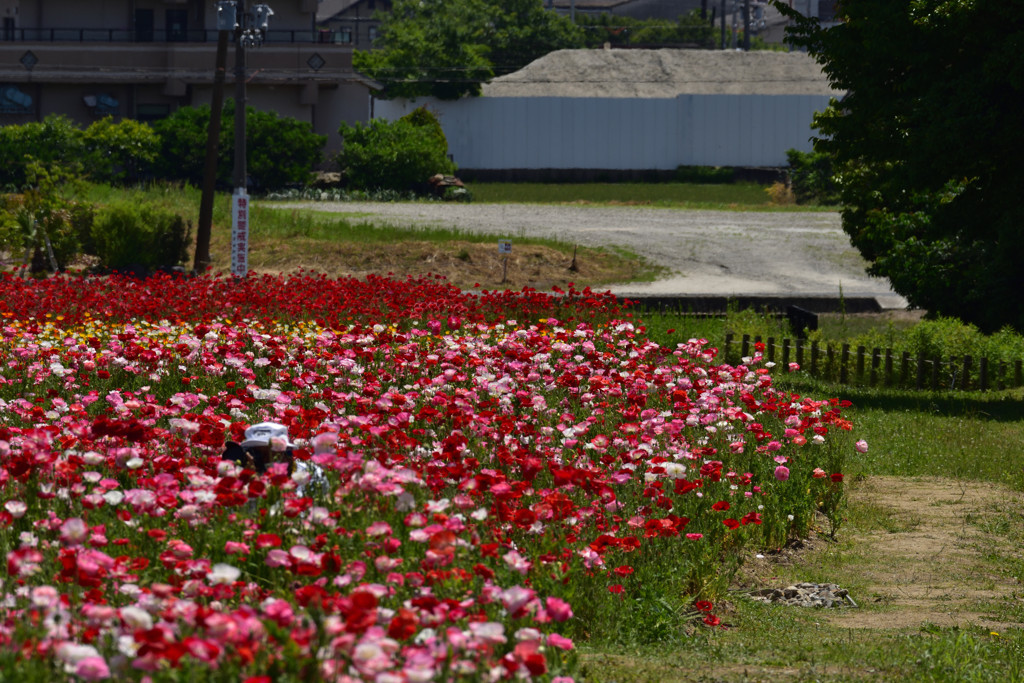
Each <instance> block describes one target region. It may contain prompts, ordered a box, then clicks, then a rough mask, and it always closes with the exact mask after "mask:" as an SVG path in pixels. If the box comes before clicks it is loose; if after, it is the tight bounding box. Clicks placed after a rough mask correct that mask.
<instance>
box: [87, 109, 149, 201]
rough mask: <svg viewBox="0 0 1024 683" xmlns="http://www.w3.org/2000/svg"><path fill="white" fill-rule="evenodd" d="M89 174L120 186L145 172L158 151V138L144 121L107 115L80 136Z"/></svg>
mask: <svg viewBox="0 0 1024 683" xmlns="http://www.w3.org/2000/svg"><path fill="white" fill-rule="evenodd" d="M82 142H83V153H84V154H83V159H84V161H85V169H86V171H87V173H88V177H89V178H90V179H91V180H94V181H96V182H99V183H111V184H116V185H123V184H124V183H126V182H131V181H137V180H139V179H141V178H142V177H143V176H145V175H146V174H148V173H149V172H150V170H151V168H152V165H153V162H155V161H156V158H157V154H158V153H159V151H160V138H159V137H158V136H157V134H156V133H155V132H154V131H153V129H152V128H150V127H149V126H148V125H147V124H145V123H139V122H138V121H134V120H132V119H123V120H121V121H119V122H117V123H115V122H114V119H113V118H112V117H110V116H107V117H105V118H103V119H100V120H99V121H96V122H95V123H93V124H92V125H90V126H89V127H88V128H86V129H85V132H84V134H83V137H82Z"/></svg>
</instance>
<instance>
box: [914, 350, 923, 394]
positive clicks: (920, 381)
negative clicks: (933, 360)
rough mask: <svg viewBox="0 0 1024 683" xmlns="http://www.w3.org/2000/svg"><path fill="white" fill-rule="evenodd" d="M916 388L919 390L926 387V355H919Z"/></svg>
mask: <svg viewBox="0 0 1024 683" xmlns="http://www.w3.org/2000/svg"><path fill="white" fill-rule="evenodd" d="M914 388H915V389H917V390H918V391H920V390H921V389H924V356H918V357H917V382H916V383H915V384H914Z"/></svg>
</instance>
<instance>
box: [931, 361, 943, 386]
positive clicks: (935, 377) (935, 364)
mask: <svg viewBox="0 0 1024 683" xmlns="http://www.w3.org/2000/svg"><path fill="white" fill-rule="evenodd" d="M940 368H942V355H941V354H940V355H938V356H935V358H933V359H932V391H938V390H939V369H940Z"/></svg>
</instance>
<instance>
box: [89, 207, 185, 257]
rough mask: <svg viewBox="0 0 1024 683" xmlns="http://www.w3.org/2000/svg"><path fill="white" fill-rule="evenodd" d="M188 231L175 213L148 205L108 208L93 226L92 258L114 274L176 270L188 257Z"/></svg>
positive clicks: (98, 214)
mask: <svg viewBox="0 0 1024 683" xmlns="http://www.w3.org/2000/svg"><path fill="white" fill-rule="evenodd" d="M190 227H191V226H189V225H187V224H186V223H185V220H184V219H183V218H182V217H181V216H180V215H178V214H177V213H174V212H173V211H170V210H168V209H163V208H161V207H158V206H155V205H152V204H142V205H139V204H134V203H131V202H119V203H115V204H111V205H109V206H107V207H105V208H103V209H101V210H100V211H99V212H98V213H97V215H96V220H95V222H94V224H93V230H92V241H93V245H94V248H95V255H96V256H97V257H99V259H100V264H101V265H102V266H104V267H106V268H110V269H114V270H118V269H124V268H128V267H135V266H143V267H145V268H155V267H160V266H176V265H179V264H180V263H182V262H183V261H184V260H185V259H186V258H187V257H188V245H189V232H190V230H189V228H190Z"/></svg>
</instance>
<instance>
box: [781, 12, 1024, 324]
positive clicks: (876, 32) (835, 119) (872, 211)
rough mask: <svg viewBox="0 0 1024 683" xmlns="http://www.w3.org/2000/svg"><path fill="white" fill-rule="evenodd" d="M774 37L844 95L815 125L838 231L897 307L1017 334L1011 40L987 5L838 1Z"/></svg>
mask: <svg viewBox="0 0 1024 683" xmlns="http://www.w3.org/2000/svg"><path fill="white" fill-rule="evenodd" d="M775 6H776V7H777V8H778V9H779V10H780V11H782V12H783V13H784V14H786V15H788V16H789V17H790V18H791V19H792V20H793V21H794V22H795V26H794V27H793V28H791V29H789V31H788V37H789V39H790V41H791V42H792V43H794V44H795V45H797V46H801V47H805V48H806V49H807V50H808V52H809V53H811V54H812V55H814V56H815V58H816V59H817V60H818V61H819V62H820V63H821V64H822V68H823V70H824V71H825V73H826V74H827V75H828V77H829V79H830V81H831V83H832V84H833V86H834V87H836V88H837V89H838V90H841V91H845V92H846V93H847V94H846V95H845V96H844V97H842V98H841V99H839V100H833V101H832V103H831V105H830V106H829V107H828V109H827V110H826V111H825V112H823V113H821V114H820V115H818V116H817V117H816V118H815V122H814V127H815V128H816V129H817V131H818V132H819V134H820V136H819V137H818V138H816V139H815V141H814V146H815V150H817V151H820V152H824V153H825V154H827V155H829V156H830V157H831V158H832V161H833V165H834V168H835V171H836V177H835V179H836V182H837V184H838V185H839V188H840V194H841V199H842V203H843V205H844V209H843V213H842V220H843V229H844V230H845V231H846V232H847V233H848V234H849V236H850V239H851V242H852V243H853V245H854V246H855V247H856V248H857V249H858V250H859V251H860V252H861V254H862V255H863V256H864V258H865V259H867V260H868V261H869V262H870V264H871V265H870V267H869V272H870V273H871V274H873V275H879V276H882V277H886V278H888V279H889V281H890V282H891V283H892V286H893V289H894V290H895V291H897V292H899V293H900V294H902V295H904V296H905V297H906V298H907V300H908V301H909V302H910V303H911V305H913V306H916V307H920V308H924V309H926V310H928V311H929V312H930V313H932V314H936V315H944V316H955V317H959V318H961V319H962V320H965V321H967V322H971V323H974V324H976V325H977V326H978V327H980V328H981V329H983V330H985V331H993V330H996V329H998V328H1000V327H1002V326H1005V325H1011V326H1013V327H1016V328H1017V329H1018V330H1024V297H1021V296H1020V293H1021V291H1024V231H1022V229H1021V226H1022V225H1024V204H1022V203H1021V202H1020V199H1019V198H1018V196H1017V194H1018V193H1019V192H1020V188H1021V187H1024V167H1022V165H1021V158H1022V153H1024V127H1022V126H1021V125H1020V122H1019V119H1020V112H1021V111H1024V60H1021V58H1020V54H1021V49H1022V47H1024V31H1022V30H1021V28H1020V22H1019V20H1018V17H1017V16H1016V15H1017V12H1015V5H1014V3H1006V2H1001V1H1000V0H913V1H910V0H844V2H843V3H841V5H840V12H839V14H840V19H841V23H840V24H839V25H837V26H834V27H831V28H821V27H819V26H817V24H816V23H815V22H814V21H813V20H808V19H805V18H803V17H801V16H800V15H799V14H797V13H796V12H794V11H792V10H790V9H789V8H788V7H786V6H785V5H783V4H782V3H779V2H776V3H775Z"/></svg>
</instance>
